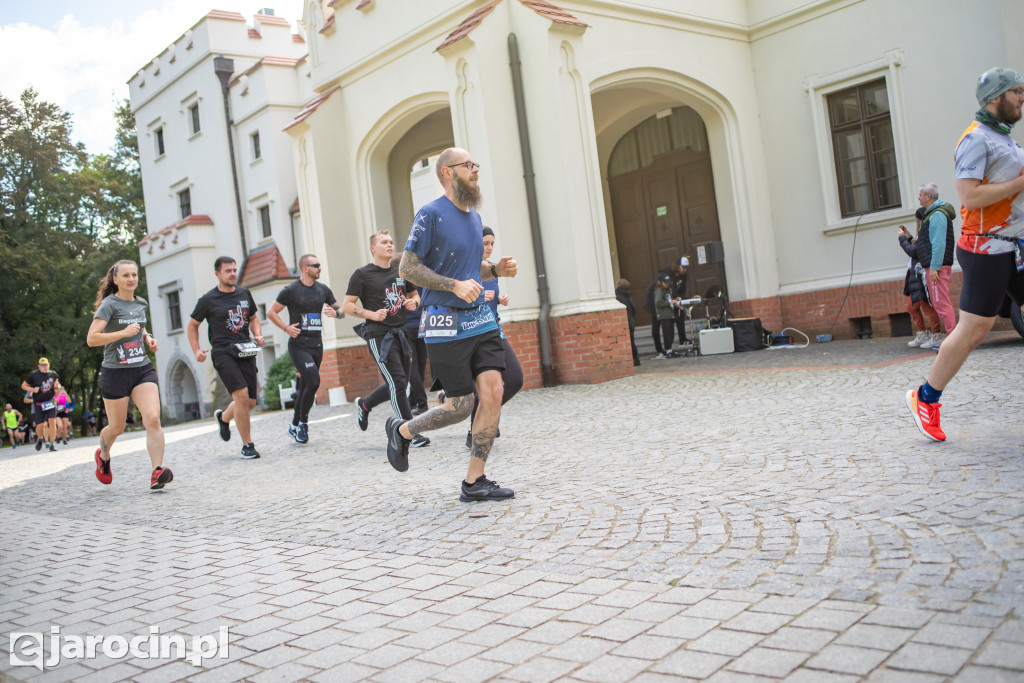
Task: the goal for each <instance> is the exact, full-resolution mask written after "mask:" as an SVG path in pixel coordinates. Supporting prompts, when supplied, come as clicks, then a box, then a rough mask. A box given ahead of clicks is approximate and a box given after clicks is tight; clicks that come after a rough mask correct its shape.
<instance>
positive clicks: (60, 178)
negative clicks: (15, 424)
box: [0, 88, 146, 407]
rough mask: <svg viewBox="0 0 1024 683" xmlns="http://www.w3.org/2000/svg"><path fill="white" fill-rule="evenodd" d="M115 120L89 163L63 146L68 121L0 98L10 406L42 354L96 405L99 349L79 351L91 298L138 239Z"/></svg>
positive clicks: (1, 297) (0, 304)
mask: <svg viewBox="0 0 1024 683" xmlns="http://www.w3.org/2000/svg"><path fill="white" fill-rule="evenodd" d="M117 121H118V129H117V137H116V143H115V146H114V149H113V151H112V154H110V155H97V156H93V157H90V156H89V155H88V154H86V152H85V150H84V148H83V146H82V145H81V144H75V143H73V142H72V141H71V116H70V114H68V113H67V112H64V111H62V110H61V109H60V108H59V107H58V106H56V105H54V104H52V103H49V102H45V101H43V100H41V99H40V98H39V95H38V94H37V93H36V92H35V90H33V89H32V88H28V89H26V90H25V91H24V92H23V93H22V94H21V97H20V99H19V100H18V101H13V100H10V99H8V98H6V97H4V96H3V95H2V94H0V348H3V349H4V353H3V354H0V393H2V394H3V395H4V396H6V397H7V400H11V401H12V402H13V401H14V400H15V399H16V395H14V393H15V392H19V393H20V389H19V388H18V386H19V385H20V384H21V381H22V379H24V376H25V375H26V374H27V373H28V372H29V371H30V370H31V369H33V368H34V367H35V363H36V359H37V358H38V357H39V356H41V355H45V356H47V357H48V358H49V359H50V361H51V363H52V365H53V368H54V370H55V371H57V373H58V374H59V375H60V376H61V379H62V383H63V384H64V386H65V387H66V388H67V389H68V391H69V392H70V393H71V394H72V395H75V396H77V397H79V399H82V398H84V399H85V400H84V401H81V400H80V401H79V404H80V405H83V404H84V405H88V406H90V407H95V405H96V402H97V393H98V388H97V385H98V370H99V365H100V360H101V359H102V350H101V349H90V348H88V347H87V346H86V345H85V332H86V330H87V329H88V326H89V323H90V322H91V319H92V311H93V299H94V298H95V293H96V290H97V288H98V284H99V280H100V279H101V278H102V277H103V275H104V274H105V273H106V271H107V268H109V266H110V265H111V264H112V263H113V262H115V261H116V260H118V259H121V258H130V259H136V260H137V258H138V249H137V248H136V246H135V245H136V243H137V242H138V240H139V239H141V238H142V237H143V236H144V235H145V234H146V224H145V214H144V210H143V208H142V181H141V176H140V173H139V166H138V147H137V141H136V140H135V134H134V121H133V117H132V115H131V112H130V110H129V109H128V106H127V103H126V102H125V103H122V104H121V106H120V107H119V108H118V111H117ZM145 292H146V290H145V283H144V282H142V283H140V286H139V293H140V295H142V296H146V293H145ZM18 402H19V403H20V401H18Z"/></svg>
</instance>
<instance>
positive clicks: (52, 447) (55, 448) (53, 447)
mask: <svg viewBox="0 0 1024 683" xmlns="http://www.w3.org/2000/svg"><path fill="white" fill-rule="evenodd" d="M50 450H51V451H53V452H54V453H56V452H57V447H56V446H54V445H53V444H52V443H51V444H50Z"/></svg>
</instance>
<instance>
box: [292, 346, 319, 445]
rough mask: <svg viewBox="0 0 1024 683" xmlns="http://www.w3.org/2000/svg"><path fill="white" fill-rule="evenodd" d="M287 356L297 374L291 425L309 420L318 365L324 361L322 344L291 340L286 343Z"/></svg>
mask: <svg viewBox="0 0 1024 683" xmlns="http://www.w3.org/2000/svg"><path fill="white" fill-rule="evenodd" d="M288 355H290V356H291V357H292V363H293V364H294V365H295V369H296V370H298V372H299V381H298V382H297V388H298V390H297V392H296V394H297V395H296V396H295V414H294V415H293V416H292V424H293V425H297V424H299V423H300V422H306V421H307V420H309V411H310V409H311V408H312V407H313V402H314V401H315V400H316V391H317V389H319V388H320V363H321V362H322V361H323V359H324V346H323V344H322V343H319V342H318V343H316V344H315V345H310V344H309V343H308V342H304V341H299V340H298V339H291V340H289V341H288Z"/></svg>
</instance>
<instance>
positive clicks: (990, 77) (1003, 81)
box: [974, 66, 1024, 107]
mask: <svg viewBox="0 0 1024 683" xmlns="http://www.w3.org/2000/svg"><path fill="white" fill-rule="evenodd" d="M1018 83H1024V78H1021V77H1020V74H1019V73H1017V72H1016V71H1014V70H1013V69H1004V68H1003V67H1001V66H1000V67H996V68H995V69H989V70H988V71H986V72H985V73H983V74H981V75H980V76H978V87H977V89H976V90H975V91H974V94H975V95H976V96H977V98H978V105H979V106H982V107H984V106H985V105H986V104H988V103H989V102H991V101H992V100H994V99H995V98H997V97H999V96H1000V95H1002V94H1003V93H1004V92H1006V91H1007V90H1009V89H1010V88H1012V87H1013V86H1015V85H1017V84H1018Z"/></svg>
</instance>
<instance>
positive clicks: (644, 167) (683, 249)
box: [608, 107, 727, 325]
mask: <svg viewBox="0 0 1024 683" xmlns="http://www.w3.org/2000/svg"><path fill="white" fill-rule="evenodd" d="M608 175H609V177H608V186H609V189H610V191H611V203H612V220H613V222H614V225H615V241H616V245H617V251H618V257H619V273H620V275H621V277H624V278H625V279H627V280H629V282H630V284H631V286H632V292H633V298H634V299H635V300H636V303H637V324H638V325H647V324H650V322H651V317H650V315H649V314H648V313H647V311H646V310H645V308H644V299H645V298H646V294H647V288H648V287H649V286H650V284H651V283H652V282H654V279H655V277H656V275H657V273H658V271H659V270H661V269H662V268H665V267H667V266H669V265H670V264H672V263H678V262H679V259H680V257H682V256H688V257H689V259H690V268H689V290H688V292H687V294H688V295H693V294H700V295H701V296H704V295H705V294H706V293H707V292H708V289H709V288H711V287H712V286H716V287H721V289H722V291H723V293H724V292H726V291H727V290H726V282H725V268H724V266H723V264H721V263H703V264H702V263H698V258H697V248H696V247H697V245H700V244H703V243H705V242H717V241H720V240H721V231H720V229H719V224H718V207H717V205H716V203H715V185H714V180H713V178H712V174H711V155H710V154H709V152H708V149H707V133H706V131H705V130H704V123H703V121H701V120H700V116H699V115H698V114H697V113H696V112H694V111H693V110H692V109H690V108H689V107H678V108H676V109H673V110H672V115H671V116H666V117H662V118H657V117H652V118H650V119H648V120H647V121H644V122H643V123H641V124H640V125H639V126H637V127H636V128H634V129H633V130H631V131H630V132H629V133H627V134H626V135H625V136H623V138H622V139H621V140H620V141H619V143H618V144H617V145H616V147H615V150H614V151H613V152H612V157H611V162H610V163H609V174H608Z"/></svg>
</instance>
